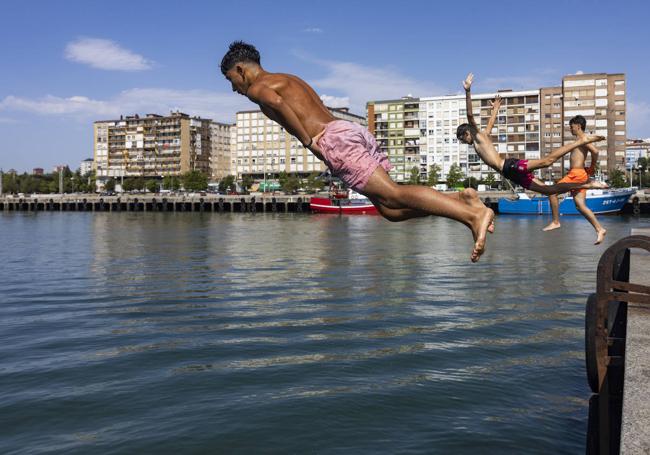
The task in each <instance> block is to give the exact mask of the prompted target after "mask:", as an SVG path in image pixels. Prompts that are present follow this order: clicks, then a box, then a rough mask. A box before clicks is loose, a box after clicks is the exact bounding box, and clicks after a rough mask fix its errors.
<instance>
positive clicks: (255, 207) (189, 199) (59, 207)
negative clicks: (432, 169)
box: [0, 191, 650, 214]
mask: <svg viewBox="0 0 650 455" xmlns="http://www.w3.org/2000/svg"><path fill="white" fill-rule="evenodd" d="M325 194H326V193H322V194H320V195H319V196H320V197H323V196H324V195H325ZM312 196H316V195H314V194H295V195H284V194H272V193H254V194H247V195H230V196H227V195H222V194H213V193H208V194H206V195H205V196H196V195H193V196H188V195H168V194H152V193H146V194H119V195H116V196H101V195H98V194H78V195H75V194H64V195H61V194H38V195H36V194H35V195H28V196H12V195H4V196H0V211H34V212H40V211H46V212H51V211H61V212H118V211H122V212H220V213H222V212H231V213H241V212H248V213H256V212H260V213H266V212H272V213H276V212H284V213H287V212H296V213H301V212H309V199H310V198H311V197H312ZM509 196H512V193H511V192H510V191H484V192H480V193H479V197H480V198H481V200H482V201H483V202H484V203H485V204H486V205H488V206H489V207H491V208H492V209H494V210H497V209H498V202H499V198H502V197H509ZM623 213H628V214H641V213H650V192H647V193H646V192H643V193H637V194H635V195H633V196H632V197H630V200H629V202H628V203H627V204H626V206H625V208H624V209H623Z"/></svg>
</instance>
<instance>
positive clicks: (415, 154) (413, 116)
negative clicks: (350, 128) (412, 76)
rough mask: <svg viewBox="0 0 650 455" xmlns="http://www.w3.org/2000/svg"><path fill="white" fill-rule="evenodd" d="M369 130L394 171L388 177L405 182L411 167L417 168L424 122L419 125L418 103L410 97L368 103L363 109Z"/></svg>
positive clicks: (417, 100)
mask: <svg viewBox="0 0 650 455" xmlns="http://www.w3.org/2000/svg"><path fill="white" fill-rule="evenodd" d="M366 115H367V118H368V130H369V131H370V132H371V133H372V134H374V135H375V138H376V139H377V143H378V144H379V147H380V148H381V150H382V151H383V152H384V153H385V154H386V155H387V156H388V159H389V160H390V162H391V164H392V165H393V168H392V169H391V170H390V172H389V175H390V176H391V178H392V179H393V180H394V181H396V182H405V181H407V180H408V179H409V177H410V175H411V169H412V168H413V167H419V166H420V141H421V139H422V137H423V135H424V128H426V126H425V125H426V122H424V121H423V123H422V125H420V115H421V114H420V100H419V99H418V98H413V97H410V96H405V97H403V98H399V99H392V100H378V101H370V102H368V104H367V105H366Z"/></svg>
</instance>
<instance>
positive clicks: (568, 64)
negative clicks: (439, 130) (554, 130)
mask: <svg viewBox="0 0 650 455" xmlns="http://www.w3.org/2000/svg"><path fill="white" fill-rule="evenodd" d="M541 4H542V2H527V1H491V2H486V1H466V2H462V1H454V2H431V1H409V2H396V1H391V2H388V1H381V0H376V1H372V2H370V1H368V2H362V1H353V0H347V1H328V2H306V1H305V2H297V1H281V0H276V1H248V2H230V3H226V2H214V1H191V0H188V1H184V2H178V1H173V2H172V1H166V0H157V1H148V0H140V1H120V0H112V1H110V2H99V1H92V0H86V1H60V2H51V1H30V2H8V3H6V4H4V5H3V13H2V17H3V21H2V22H3V26H2V27H1V28H0V55H1V56H2V58H1V59H0V167H2V168H3V169H4V170H5V171H6V170H8V169H10V168H15V169H17V170H19V171H21V172H22V171H25V170H27V171H31V169H32V168H33V167H43V168H45V169H46V170H48V171H49V170H51V168H52V167H53V166H54V165H56V164H59V163H62V164H69V165H70V167H72V168H76V167H78V165H79V162H80V161H81V160H83V159H84V158H87V157H91V156H92V140H93V139H92V122H93V121H94V120H100V119H111V118H116V117H119V115H120V114H125V115H130V114H134V113H138V114H147V113H159V114H166V113H167V112H169V110H170V109H177V108H178V109H181V110H182V111H183V112H186V113H188V114H190V115H200V116H203V117H208V118H213V119H214V120H218V121H224V122H233V121H234V113H235V112H236V111H237V110H241V109H250V108H253V107H254V106H253V105H252V104H250V102H249V101H248V100H246V99H245V98H244V97H242V96H239V95H236V94H234V93H232V92H231V91H230V86H229V84H228V83H227V82H226V81H225V79H223V77H222V76H221V74H220V72H219V66H218V64H219V62H220V60H221V57H222V56H223V54H224V52H225V51H226V49H227V46H228V44H229V43H230V42H231V41H233V40H235V39H243V40H246V41H249V42H251V43H253V44H255V45H256V46H257V47H258V49H259V50H260V52H261V54H262V64H263V66H264V67H265V68H266V69H267V70H269V71H279V72H290V73H294V74H297V75H299V76H301V77H302V78H303V79H305V80H306V81H308V82H309V83H311V84H313V85H314V87H315V88H316V90H317V91H318V93H319V94H321V95H323V96H325V97H326V99H327V101H328V103H329V104H331V105H337V106H344V105H347V106H349V107H351V109H352V110H353V111H354V112H356V113H358V114H361V115H363V114H364V109H365V102H366V101H368V100H370V99H385V98H391V97H399V96H403V95H406V94H412V95H413V96H432V95H440V94H447V93H456V92H458V91H459V89H460V82H461V81H462V79H463V78H464V77H465V75H466V73H467V72H469V71H473V72H474V73H475V77H476V83H475V87H476V88H475V89H476V91H488V90H494V89H497V88H512V89H521V88H539V87H541V86H551V85H559V84H560V81H561V78H562V76H563V75H565V74H572V73H575V72H577V71H584V72H624V73H626V75H627V81H628V86H627V102H628V136H629V137H650V84H648V82H647V81H648V77H647V76H648V74H649V70H650V52H649V51H648V48H647V46H648V43H650V27H648V23H647V20H648V17H650V6H648V4H647V3H646V2H643V1H618V2H610V1H573V0H565V1H555V0H551V1H545V2H543V5H544V6H543V7H539V6H538V5H541ZM614 5H615V6H614Z"/></svg>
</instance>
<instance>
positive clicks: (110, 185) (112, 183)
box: [104, 179, 115, 191]
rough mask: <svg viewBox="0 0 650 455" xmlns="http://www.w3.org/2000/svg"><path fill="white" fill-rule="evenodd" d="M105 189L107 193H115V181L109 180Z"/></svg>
mask: <svg viewBox="0 0 650 455" xmlns="http://www.w3.org/2000/svg"><path fill="white" fill-rule="evenodd" d="M104 189H105V190H106V191H115V179H108V180H106V183H105V184H104Z"/></svg>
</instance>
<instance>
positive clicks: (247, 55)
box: [221, 41, 260, 76]
mask: <svg viewBox="0 0 650 455" xmlns="http://www.w3.org/2000/svg"><path fill="white" fill-rule="evenodd" d="M239 62H252V63H257V64H258V65H259V64H260V53H259V52H257V49H255V46H253V45H252V44H248V43H245V42H243V41H233V42H232V43H230V47H229V48H228V52H226V55H224V56H223V59H221V72H222V73H223V74H224V76H225V75H226V73H227V72H228V71H230V69H231V68H232V67H233V66H235V64H237V63H239Z"/></svg>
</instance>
